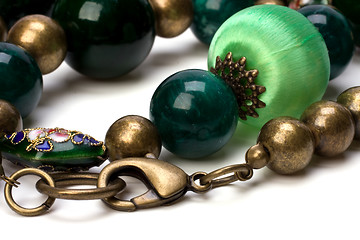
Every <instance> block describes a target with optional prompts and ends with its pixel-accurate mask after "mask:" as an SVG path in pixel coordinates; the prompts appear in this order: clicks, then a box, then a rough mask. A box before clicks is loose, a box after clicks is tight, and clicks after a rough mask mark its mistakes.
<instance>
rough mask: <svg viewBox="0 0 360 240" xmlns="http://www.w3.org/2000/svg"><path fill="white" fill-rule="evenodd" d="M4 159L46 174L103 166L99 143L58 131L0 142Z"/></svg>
mask: <svg viewBox="0 0 360 240" xmlns="http://www.w3.org/2000/svg"><path fill="white" fill-rule="evenodd" d="M0 149H1V152H2V155H3V157H4V158H5V159H8V160H10V161H11V162H13V163H15V164H19V165H22V166H25V167H35V168H40V169H43V170H46V171H67V170H86V169H88V168H91V167H94V166H99V165H100V164H101V163H103V162H104V160H105V159H104V158H103V156H104V154H105V147H104V145H103V143H102V142H100V141H97V140H96V139H94V138H93V137H91V136H89V135H86V134H83V133H81V132H78V131H69V130H65V129H62V128H54V129H49V128H36V129H25V130H22V131H19V132H14V133H11V134H7V135H5V136H4V137H2V138H1V139H0Z"/></svg>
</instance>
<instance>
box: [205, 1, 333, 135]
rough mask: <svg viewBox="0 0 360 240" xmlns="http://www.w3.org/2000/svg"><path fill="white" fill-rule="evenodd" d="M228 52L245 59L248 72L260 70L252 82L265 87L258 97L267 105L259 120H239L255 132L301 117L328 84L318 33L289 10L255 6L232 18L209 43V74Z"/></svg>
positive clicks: (323, 48) (324, 53)
mask: <svg viewBox="0 0 360 240" xmlns="http://www.w3.org/2000/svg"><path fill="white" fill-rule="evenodd" d="M234 29H236V31H234ZM229 52H232V56H233V58H234V61H239V60H240V59H241V58H242V57H245V58H246V70H254V69H256V70H257V71H258V75H257V77H256V79H255V80H254V83H255V84H256V85H259V86H263V87H265V88H266V91H265V92H264V93H262V94H261V95H260V96H259V100H260V101H262V102H264V103H265V104H266V106H265V107H264V108H259V109H257V110H256V112H257V113H258V115H259V117H257V118H252V117H251V118H248V119H247V120H246V121H243V120H241V121H242V122H244V123H245V124H249V125H252V126H255V127H257V128H259V129H260V128H261V127H262V126H263V125H264V124H265V123H266V122H267V121H270V120H271V119H273V118H276V117H280V116H291V117H295V118H298V117H300V115H301V114H302V113H303V111H304V110H305V109H306V107H308V106H309V105H310V104H311V103H313V102H315V101H318V100H320V99H321V98H322V96H323V94H324V93H325V91H326V88H327V85H328V83H329V75H330V63H329V54H328V51H327V48H326V45H325V42H324V40H323V38H322V36H321V34H320V33H319V31H318V30H317V29H316V28H315V27H314V25H313V24H312V23H311V22H309V20H308V19H306V18H305V17H304V16H303V15H302V14H300V13H298V12H297V11H294V10H292V9H289V8H288V7H284V6H279V5H256V6H253V7H249V8H246V9H244V10H242V11H240V12H238V13H236V14H235V15H233V16H232V17H230V18H229V19H228V20H227V21H226V22H225V23H224V24H223V25H222V26H221V27H220V28H219V30H218V31H217V32H216V34H215V36H214V38H213V40H212V42H211V45H210V48H209V54H208V69H211V68H214V67H215V66H216V59H217V57H218V56H219V57H220V58H221V59H225V58H226V55H227V54H228V53H229Z"/></svg>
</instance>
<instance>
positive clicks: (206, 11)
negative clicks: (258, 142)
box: [191, 0, 254, 45]
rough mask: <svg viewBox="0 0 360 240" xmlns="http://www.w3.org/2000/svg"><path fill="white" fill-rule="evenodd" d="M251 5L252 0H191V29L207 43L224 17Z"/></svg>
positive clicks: (223, 20) (252, 3)
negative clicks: (192, 10)
mask: <svg viewBox="0 0 360 240" xmlns="http://www.w3.org/2000/svg"><path fill="white" fill-rule="evenodd" d="M253 5H254V0H240V1H239V0H218V1H213V0H193V6H194V19H193V23H192V25H191V31H192V32H193V33H194V34H195V36H196V37H197V38H198V39H199V40H200V41H201V42H203V43H205V44H208V45H209V44H210V42H211V39H212V38H213V36H214V34H215V32H216V31H217V30H218V29H219V27H220V26H221V24H223V23H224V22H225V20H226V19H228V18H229V17H231V16H232V15H233V14H235V13H236V12H238V11H240V10H242V9H244V8H247V7H250V6H253Z"/></svg>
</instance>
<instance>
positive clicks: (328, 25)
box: [299, 5, 355, 79]
mask: <svg viewBox="0 0 360 240" xmlns="http://www.w3.org/2000/svg"><path fill="white" fill-rule="evenodd" d="M299 12H300V13H302V14H303V15H304V16H305V17H307V18H308V19H309V20H310V21H311V22H312V23H313V24H314V25H315V27H316V28H317V29H318V30H319V32H320V33H321V35H322V36H323V38H324V40H325V43H326V47H327V49H328V52H329V57H330V79H334V78H336V77H337V76H339V75H340V74H341V73H342V72H343V71H344V70H345V68H346V66H347V65H348V64H349V63H350V60H351V58H352V56H353V54H354V49H355V45H354V38H353V34H352V29H351V26H350V24H349V22H348V21H347V19H346V18H345V17H344V16H343V15H342V14H341V13H340V12H338V11H336V10H334V9H333V8H331V7H329V6H325V5H310V6H306V7H303V8H301V9H300V10H299Z"/></svg>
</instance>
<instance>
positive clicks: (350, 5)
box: [332, 0, 360, 24]
mask: <svg viewBox="0 0 360 240" xmlns="http://www.w3.org/2000/svg"><path fill="white" fill-rule="evenodd" d="M332 5H333V6H334V7H336V8H337V9H339V10H340V11H341V12H342V13H343V14H344V15H345V17H347V18H348V19H349V20H351V21H352V22H353V23H355V24H360V1H359V0H333V1H332Z"/></svg>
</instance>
